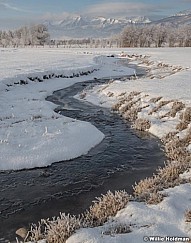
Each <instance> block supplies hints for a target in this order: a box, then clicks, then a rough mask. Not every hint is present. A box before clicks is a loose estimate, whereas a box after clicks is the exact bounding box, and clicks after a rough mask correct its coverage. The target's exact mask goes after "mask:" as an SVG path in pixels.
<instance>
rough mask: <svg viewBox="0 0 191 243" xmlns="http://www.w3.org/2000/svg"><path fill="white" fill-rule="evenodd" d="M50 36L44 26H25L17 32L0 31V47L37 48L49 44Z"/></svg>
mask: <svg viewBox="0 0 191 243" xmlns="http://www.w3.org/2000/svg"><path fill="white" fill-rule="evenodd" d="M49 39H50V35H49V33H48V29H47V27H46V26H45V25H43V24H38V25H34V26H30V27H27V26H24V27H21V28H19V29H17V30H8V31H1V30H0V46H2V47H9V46H13V47H18V46H37V45H44V44H46V43H48V42H49Z"/></svg>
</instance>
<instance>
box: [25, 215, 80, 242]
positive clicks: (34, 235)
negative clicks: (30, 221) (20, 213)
mask: <svg viewBox="0 0 191 243" xmlns="http://www.w3.org/2000/svg"><path fill="white" fill-rule="evenodd" d="M80 224H81V221H80V219H79V218H77V217H75V216H71V215H69V214H68V215H66V214H62V213H60V216H59V217H57V218H53V219H52V220H49V219H47V220H41V222H40V223H39V225H38V226H37V225H33V226H32V228H31V231H30V234H31V236H30V238H29V240H31V241H34V242H36V241H38V240H41V239H46V240H47V242H49V243H64V242H66V240H67V239H68V238H69V237H70V236H71V235H72V234H73V233H74V232H75V230H76V229H79V228H80Z"/></svg>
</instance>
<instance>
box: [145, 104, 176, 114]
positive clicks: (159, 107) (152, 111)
mask: <svg viewBox="0 0 191 243" xmlns="http://www.w3.org/2000/svg"><path fill="white" fill-rule="evenodd" d="M170 102H172V101H171V100H162V101H160V102H159V104H158V105H157V106H156V107H154V108H153V109H152V110H151V111H150V112H149V114H148V115H152V114H153V113H154V112H157V111H159V110H160V109H161V108H162V107H163V106H165V105H167V104H169V103H170Z"/></svg>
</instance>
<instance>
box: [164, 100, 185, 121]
mask: <svg viewBox="0 0 191 243" xmlns="http://www.w3.org/2000/svg"><path fill="white" fill-rule="evenodd" d="M184 108H185V104H184V103H182V102H180V101H175V102H174V103H173V105H172V109H171V111H170V112H169V113H167V114H166V115H169V116H171V117H175V116H176V113H177V112H178V111H181V110H182V109H184Z"/></svg>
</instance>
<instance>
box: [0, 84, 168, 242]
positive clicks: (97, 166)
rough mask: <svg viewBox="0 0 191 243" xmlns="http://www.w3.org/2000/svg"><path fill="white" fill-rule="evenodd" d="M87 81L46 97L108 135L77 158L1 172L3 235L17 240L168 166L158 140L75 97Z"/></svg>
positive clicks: (0, 224)
mask: <svg viewBox="0 0 191 243" xmlns="http://www.w3.org/2000/svg"><path fill="white" fill-rule="evenodd" d="M96 82H105V81H104V80H98V81H96ZM93 83H95V81H93ZM88 85H92V82H85V83H77V84H75V85H73V86H71V87H68V88H66V89H64V90H59V91H56V92H54V94H53V95H52V96H50V97H48V98H47V100H49V101H52V102H55V103H56V104H58V108H57V111H60V112H61V114H63V115H65V116H69V117H73V118H76V119H79V120H83V121H89V122H91V123H92V124H94V125H95V126H96V127H97V128H98V129H99V130H100V131H101V132H103V133H104V134H105V139H104V140H103V142H102V143H100V144H99V145H98V146H96V147H95V148H93V149H92V150H91V151H90V152H89V153H88V154H87V155H83V156H81V157H79V158H77V159H73V160H70V161H64V162H59V163H54V164H53V165H51V166H50V167H47V168H40V169H33V170H23V171H17V172H16V171H7V172H1V173H0V238H5V239H14V238H15V234H14V232H15V230H16V229H18V228H19V227H23V226H25V227H28V225H29V224H30V223H32V222H33V223H34V222H37V221H38V220H40V219H41V218H47V217H52V216H55V215H58V214H59V212H61V211H62V212H69V213H71V214H78V213H81V212H83V211H84V210H85V209H87V208H88V206H89V205H90V204H91V201H92V200H93V199H94V198H95V197H96V196H100V195H101V194H102V193H105V192H107V191H108V190H109V189H110V190H111V191H114V190H120V189H125V190H127V191H128V192H132V184H134V182H135V181H139V180H140V179H142V178H145V177H147V176H151V175H152V173H153V172H154V171H155V169H156V168H157V167H158V166H159V165H162V164H163V161H164V160H165V158H164V154H163V152H162V151H161V149H160V142H159V141H158V140H157V139H156V138H154V137H152V136H150V135H149V134H148V133H139V132H136V131H134V130H132V129H131V128H130V125H129V124H128V123H126V122H124V121H123V120H122V119H120V118H119V116H118V115H117V114H113V113H111V112H110V111H109V110H108V109H105V108H100V107H97V106H94V105H92V104H89V103H87V102H80V101H78V100H76V99H74V98H73V96H74V95H75V94H76V93H78V92H79V91H80V90H82V89H84V88H85V87H86V86H88ZM66 107H67V109H68V108H69V109H73V110H66V109H65V108H66ZM5 239H1V240H0V242H5Z"/></svg>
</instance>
